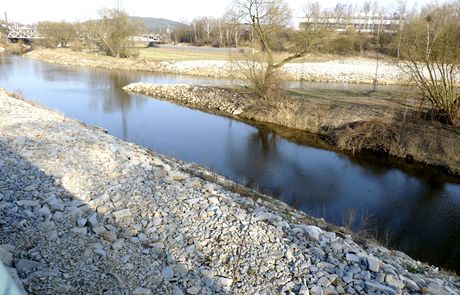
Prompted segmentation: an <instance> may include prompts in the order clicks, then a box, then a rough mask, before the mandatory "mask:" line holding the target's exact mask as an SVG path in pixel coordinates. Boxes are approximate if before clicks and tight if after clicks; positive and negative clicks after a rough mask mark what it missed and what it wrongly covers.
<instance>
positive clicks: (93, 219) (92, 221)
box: [88, 213, 99, 227]
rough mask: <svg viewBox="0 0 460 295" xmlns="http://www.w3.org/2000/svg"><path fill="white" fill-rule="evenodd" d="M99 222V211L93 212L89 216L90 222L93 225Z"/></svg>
mask: <svg viewBox="0 0 460 295" xmlns="http://www.w3.org/2000/svg"><path fill="white" fill-rule="evenodd" d="M98 223H99V222H98V221H97V213H93V214H91V215H90V216H88V224H89V225H90V226H91V227H95V226H96V225H97V224H98Z"/></svg>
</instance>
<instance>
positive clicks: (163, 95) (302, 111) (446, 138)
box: [124, 83, 460, 175]
mask: <svg viewBox="0 0 460 295" xmlns="http://www.w3.org/2000/svg"><path fill="white" fill-rule="evenodd" d="M124 89H125V90H126V91H130V92H134V93H140V94H144V95H149V96H153V97H155V98H159V99H165V100H168V101H172V102H174V103H178V104H181V105H184V106H188V107H191V108H195V109H199V110H202V111H206V112H211V113H216V114H219V115H224V116H228V117H232V118H235V119H238V120H242V121H248V122H251V123H263V124H264V123H265V124H272V125H275V126H282V127H287V128H290V129H295V130H300V131H304V132H305V131H306V132H309V133H314V134H319V135H320V136H321V137H322V138H323V139H324V140H325V141H326V142H327V143H329V144H330V146H331V147H333V148H336V149H339V150H346V151H350V152H353V153H355V152H360V151H372V152H375V153H378V154H380V155H382V156H387V155H388V156H393V157H396V158H400V159H405V161H407V162H409V163H411V162H413V161H415V162H418V163H422V164H426V165H432V166H436V167H440V168H442V169H443V170H444V171H446V172H447V173H450V174H452V175H460V158H459V157H458V155H459V154H460V145H459V143H460V132H459V130H458V128H454V127H448V126H443V125H441V124H432V123H430V122H428V121H423V120H419V119H417V117H418V115H417V114H416V112H415V110H414V109H412V108H411V107H408V106H403V105H401V104H400V102H398V101H390V100H388V99H381V98H379V97H368V98H359V99H352V98H349V97H345V98H338V97H334V98H332V99H319V98H318V97H317V96H314V95H312V96H308V95H303V96H299V95H287V96H280V97H278V98H277V99H276V100H261V99H259V98H256V97H254V95H253V94H251V93H250V92H248V91H247V90H245V89H244V88H229V87H207V86H190V85H155V84H145V83H133V84H130V85H127V86H126V87H124Z"/></svg>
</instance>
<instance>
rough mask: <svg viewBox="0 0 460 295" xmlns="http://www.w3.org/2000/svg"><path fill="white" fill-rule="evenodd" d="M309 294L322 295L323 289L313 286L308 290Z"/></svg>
mask: <svg viewBox="0 0 460 295" xmlns="http://www.w3.org/2000/svg"><path fill="white" fill-rule="evenodd" d="M310 294H311V295H323V288H321V287H319V286H314V287H312V288H310Z"/></svg>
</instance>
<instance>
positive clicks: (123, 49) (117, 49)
mask: <svg viewBox="0 0 460 295" xmlns="http://www.w3.org/2000/svg"><path fill="white" fill-rule="evenodd" d="M99 14H100V16H101V20H99V21H98V22H97V28H96V31H95V32H93V34H94V36H95V38H96V39H97V41H98V45H99V47H100V49H101V50H102V51H104V52H106V53H107V54H108V55H111V56H115V57H125V56H127V55H129V52H128V49H129V48H130V47H132V45H133V44H132V41H131V37H132V36H134V35H136V34H137V33H139V32H140V31H141V25H139V24H138V23H136V22H134V21H133V20H131V19H130V18H129V16H128V14H127V13H126V12H124V11H121V10H117V9H103V10H101V11H100V12H99Z"/></svg>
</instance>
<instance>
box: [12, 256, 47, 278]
mask: <svg viewBox="0 0 460 295" xmlns="http://www.w3.org/2000/svg"><path fill="white" fill-rule="evenodd" d="M14 266H15V267H16V271H17V272H18V274H19V275H20V276H22V277H24V276H26V275H28V274H29V273H32V272H34V271H36V270H39V269H41V268H43V264H41V263H40V262H37V261H33V260H28V259H18V260H16V261H15V262H14Z"/></svg>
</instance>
